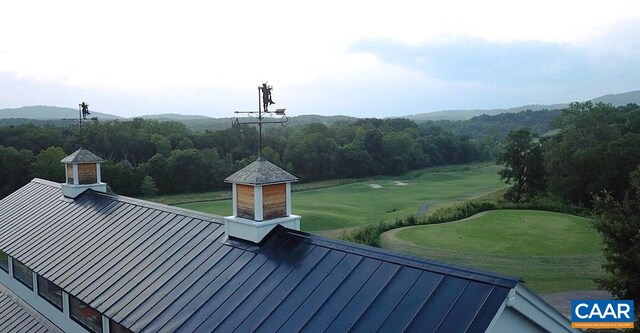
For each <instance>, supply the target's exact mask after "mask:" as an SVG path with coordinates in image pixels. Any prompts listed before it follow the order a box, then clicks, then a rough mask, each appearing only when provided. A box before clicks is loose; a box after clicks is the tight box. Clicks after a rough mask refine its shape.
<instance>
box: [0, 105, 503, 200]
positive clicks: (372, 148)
mask: <svg viewBox="0 0 640 333" xmlns="http://www.w3.org/2000/svg"><path fill="white" fill-rule="evenodd" d="M81 136H82V142H83V147H84V148H86V149H89V150H90V151H92V152H94V153H96V154H98V155H100V156H101V157H103V158H104V159H105V160H107V162H105V163H104V164H103V167H102V170H103V171H102V173H103V179H105V181H107V182H108V184H109V185H110V186H111V188H112V189H113V191H114V192H116V193H119V194H124V195H130V196H138V195H143V194H153V193H154V192H157V193H159V194H168V193H186V192H197V191H211V190H216V189H220V188H222V187H223V186H224V182H223V180H224V178H225V177H226V176H228V175H230V174H231V173H233V172H234V171H235V170H238V169H239V168H241V167H243V166H245V165H247V164H248V163H250V162H251V161H253V160H254V159H255V158H256V157H257V152H258V141H259V140H258V131H257V130H256V128H254V127H249V126H247V125H241V126H234V127H231V128H227V129H223V130H216V131H209V130H205V131H191V130H189V129H188V128H187V127H186V126H185V125H184V124H183V123H181V122H177V121H157V120H145V119H141V118H136V119H133V120H132V121H120V120H113V121H87V122H84V125H83V128H82V133H81V131H80V129H79V127H78V126H67V127H57V126H37V125H34V124H22V125H15V126H4V127H0V167H1V171H0V172H2V177H1V178H0V182H1V183H0V195H2V196H6V195H7V194H9V193H11V192H12V191H14V190H15V189H17V188H19V187H20V186H22V185H23V184H25V183H26V182H28V181H29V180H30V179H31V178H33V177H41V178H46V179H51V180H54V181H62V180H63V179H64V174H63V168H62V166H61V164H60V163H59V161H60V159H62V158H63V157H64V156H66V155H67V154H70V153H71V152H73V151H75V150H76V149H77V148H78V147H79V142H80V139H81ZM264 146H265V148H264V150H263V154H264V155H265V157H267V158H268V159H269V160H271V161H272V162H273V163H275V164H278V165H280V166H282V167H284V168H286V169H287V170H289V171H291V172H292V173H294V174H295V175H296V176H298V177H299V178H300V179H302V180H320V179H328V178H342V177H364V176H373V175H395V174H401V173H403V172H406V171H408V170H411V169H416V168H423V167H428V166H433V165H442V164H458V163H468V162H473V161H480V160H490V159H492V158H493V153H492V151H493V150H495V144H494V143H492V144H491V145H490V147H483V146H482V145H481V144H480V142H479V141H478V140H472V139H471V138H469V137H468V136H466V135H461V134H454V133H452V132H450V131H448V130H445V129H443V128H442V127H441V126H437V125H434V124H424V125H418V124H416V123H414V122H412V121H409V120H406V119H384V120H382V119H359V120H357V121H347V122H341V123H336V124H333V125H331V126H327V125H324V124H319V123H311V124H307V125H304V126H289V127H277V128H270V129H268V130H267V131H266V133H265V135H264Z"/></svg>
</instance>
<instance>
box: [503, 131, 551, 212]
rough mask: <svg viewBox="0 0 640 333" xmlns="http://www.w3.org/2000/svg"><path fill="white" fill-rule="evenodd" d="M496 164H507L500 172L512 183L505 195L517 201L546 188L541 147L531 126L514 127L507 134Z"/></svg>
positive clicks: (504, 178)
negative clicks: (514, 128)
mask: <svg viewBox="0 0 640 333" xmlns="http://www.w3.org/2000/svg"><path fill="white" fill-rule="evenodd" d="M497 164H498V165H502V166H504V169H502V170H500V171H499V172H498V174H499V175H500V178H501V179H502V180H503V181H504V182H506V183H507V184H512V185H513V186H512V187H510V188H509V189H508V190H507V192H506V193H505V195H504V197H505V199H507V200H509V201H513V202H516V203H517V202H520V201H521V200H528V199H531V198H533V197H534V196H536V195H537V194H538V193H540V192H542V191H544V186H545V183H544V163H543V158H542V147H541V146H540V142H539V141H538V140H536V139H535V138H534V137H533V135H532V134H531V130H530V129H528V128H523V129H521V130H517V131H511V132H510V133H509V134H508V135H507V139H506V144H505V147H504V150H503V152H502V154H501V156H500V158H498V162H497Z"/></svg>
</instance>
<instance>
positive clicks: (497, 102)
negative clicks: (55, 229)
mask: <svg viewBox="0 0 640 333" xmlns="http://www.w3.org/2000/svg"><path fill="white" fill-rule="evenodd" d="M638 36H640V1H633V0H632V1H616V0H609V1H598V2H596V1H562V0H553V1H546V0H536V1H486V0H485V1H451V0H449V1H398V0H396V1H388V0H386V1H371V0H368V1H346V0H340V1H332V0H323V1H313V2H308V1H188V0H187V1H185V0H182V1H132V0H128V1H114V0H110V1H99V2H98V1H86V0H85V1H66V0H57V1H50V0H47V1H29V0H21V1H5V2H4V3H3V4H2V6H1V11H0V108H7V107H19V106H24V105H55V106H68V107H77V105H78V103H79V102H80V101H83V100H86V101H87V102H88V103H89V104H90V106H91V109H92V110H94V111H99V112H107V113H112V114H116V115H120V116H134V115H143V114H154V113H182V114H200V115H206V116H212V117H228V116H233V111H234V110H251V109H256V108H257V103H258V102H257V87H258V85H259V84H261V83H262V82H264V81H268V82H269V84H271V85H273V86H274V89H273V99H274V101H275V102H276V105H275V106H276V107H278V108H287V110H288V111H287V112H288V114H290V115H300V114H327V115H334V114H344V115H352V116H359V117H362V116H376V117H386V116H395V115H407V114H415V113H422V112H430V111H438V110H447V109H486V108H504V107H514V106H520V105H524V104H550V103H560V102H569V101H576V100H586V99H589V98H593V97H597V96H600V95H604V94H608V93H618V92H626V91H630V90H637V89H640V38H638Z"/></svg>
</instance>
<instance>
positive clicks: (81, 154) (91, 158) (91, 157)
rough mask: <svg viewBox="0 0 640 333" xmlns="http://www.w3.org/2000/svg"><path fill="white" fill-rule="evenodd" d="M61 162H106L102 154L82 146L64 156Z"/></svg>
mask: <svg viewBox="0 0 640 333" xmlns="http://www.w3.org/2000/svg"><path fill="white" fill-rule="evenodd" d="M60 162H61V163H98V162H104V160H103V159H102V158H100V156H98V155H96V154H94V153H92V152H90V151H88V150H86V149H84V148H80V149H78V150H76V151H75V152H73V153H72V154H71V155H69V156H67V157H65V158H63V159H62V160H61V161H60Z"/></svg>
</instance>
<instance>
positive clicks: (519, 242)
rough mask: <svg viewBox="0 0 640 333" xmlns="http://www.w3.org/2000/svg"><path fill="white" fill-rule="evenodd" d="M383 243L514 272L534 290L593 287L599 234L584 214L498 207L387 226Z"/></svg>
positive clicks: (485, 267) (421, 254)
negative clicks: (426, 222) (417, 223)
mask: <svg viewBox="0 0 640 333" xmlns="http://www.w3.org/2000/svg"><path fill="white" fill-rule="evenodd" d="M382 246H383V247H385V248H389V249H392V250H396V251H401V252H405V253H410V254H413V255H418V256H423V257H427V258H432V259H436V260H442V261H445V262H451V263H457V264H461V265H466V266H472V267H478V268H481V269H486V270H490V271H495V272H501V273H504V274H509V275H514V276H518V277H520V278H522V279H524V280H525V281H526V284H527V285H528V286H529V287H530V288H532V289H533V290H535V291H538V292H556V291H566V290H580V289H594V288H595V285H594V283H593V281H592V279H593V278H594V277H598V276H601V275H602V274H603V273H602V270H601V268H600V262H601V254H600V237H599V235H598V233H597V232H596V231H595V230H594V229H593V228H592V227H591V226H590V224H589V221H588V220H587V219H584V218H581V217H577V216H572V215H566V214H559V213H553V212H543V211H534V210H496V211H490V212H485V213H481V214H477V215H474V216H472V217H471V218H468V219H465V220H461V221H456V222H450V223H443V224H436V225H426V226H416V227H408V228H402V229H397V230H392V231H390V232H387V233H385V234H384V235H383V237H382Z"/></svg>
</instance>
